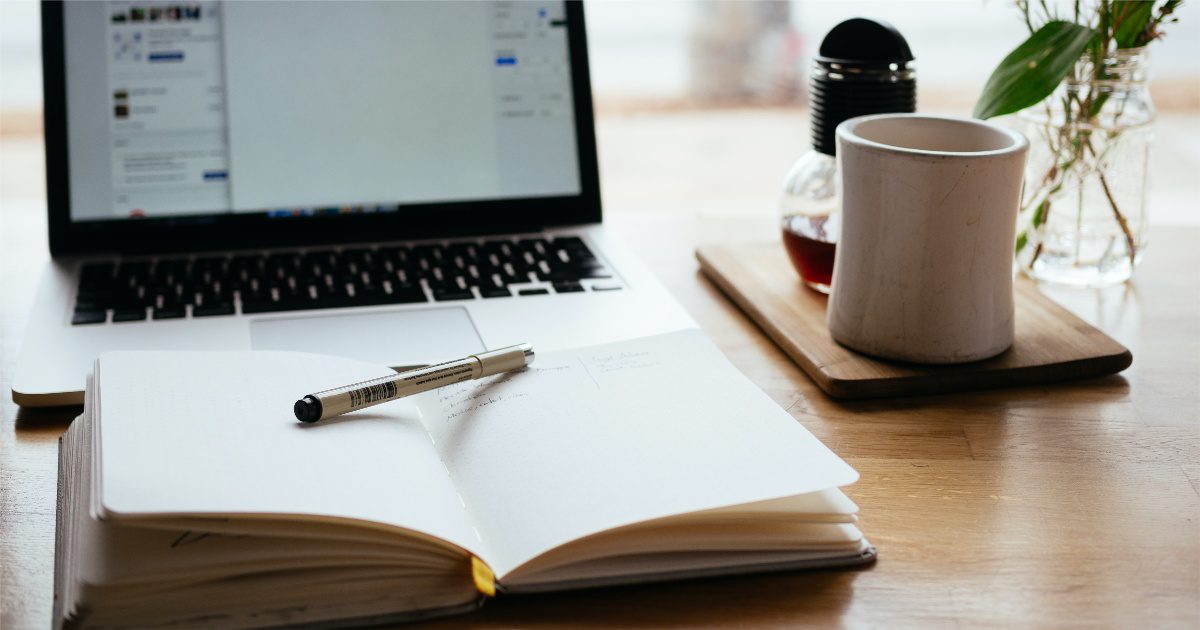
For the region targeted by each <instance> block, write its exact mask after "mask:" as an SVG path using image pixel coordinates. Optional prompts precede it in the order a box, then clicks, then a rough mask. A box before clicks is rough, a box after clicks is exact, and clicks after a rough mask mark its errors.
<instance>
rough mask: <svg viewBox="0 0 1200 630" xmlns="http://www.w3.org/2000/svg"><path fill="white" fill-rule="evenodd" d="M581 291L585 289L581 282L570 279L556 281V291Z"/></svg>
mask: <svg viewBox="0 0 1200 630" xmlns="http://www.w3.org/2000/svg"><path fill="white" fill-rule="evenodd" d="M580 291H583V285H581V284H579V283H578V282H571V281H569V282H555V283H554V292H555V293H578V292H580Z"/></svg>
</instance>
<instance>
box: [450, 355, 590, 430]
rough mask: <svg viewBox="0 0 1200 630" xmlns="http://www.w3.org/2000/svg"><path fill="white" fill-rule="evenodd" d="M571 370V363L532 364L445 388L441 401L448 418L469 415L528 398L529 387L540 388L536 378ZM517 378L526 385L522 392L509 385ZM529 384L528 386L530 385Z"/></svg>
mask: <svg viewBox="0 0 1200 630" xmlns="http://www.w3.org/2000/svg"><path fill="white" fill-rule="evenodd" d="M569 369H571V367H570V366H568V365H552V366H545V367H530V368H526V369H524V370H520V371H517V372H509V373H507V374H502V375H499V376H496V377H495V378H492V379H483V380H479V381H470V382H467V383H463V384H462V385H458V386H450V387H444V388H442V389H440V390H438V404H440V405H441V406H442V412H443V413H445V415H446V419H447V420H453V419H455V418H458V417H461V416H465V415H468V414H470V413H473V412H475V411H478V410H480V409H483V408H485V407H489V406H491V405H496V404H499V403H503V402H508V401H512V400H516V399H518V398H524V397H526V396H529V395H530V392H529V390H530V389H532V388H534V387H536V386H537V383H535V381H538V380H542V379H544V378H545V376H546V375H547V374H552V373H555V372H560V371H562V370H569ZM514 379H516V380H517V383H516V384H520V385H522V387H523V389H522V390H521V391H516V390H515V389H513V388H511V387H506V386H505V385H506V384H507V383H508V382H509V381H513V380H514ZM526 386H528V387H526Z"/></svg>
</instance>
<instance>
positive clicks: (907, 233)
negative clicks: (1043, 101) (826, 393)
mask: <svg viewBox="0 0 1200 630" xmlns="http://www.w3.org/2000/svg"><path fill="white" fill-rule="evenodd" d="M837 149H838V153H837V157H838V162H839V171H840V172H841V176H842V191H843V192H842V234H841V237H840V239H839V240H838V245H837V253H836V254H835V259H834V267H833V294H832V295H831V296H830V299H829V312H828V314H827V321H828V324H829V332H830V334H831V335H833V338H834V339H835V340H837V341H838V342H839V343H841V344H843V345H845V346H848V347H850V348H852V349H854V350H858V351H860V352H863V353H865V354H869V355H874V356H877V357H883V358H888V359H899V360H902V361H912V362H917V363H965V362H968V361H978V360H981V359H986V358H989V357H992V356H995V355H997V354H1000V353H1001V352H1004V351H1005V350H1006V349H1008V347H1009V346H1011V345H1012V342H1013V289H1012V279H1013V273H1012V269H1013V266H1012V265H1013V246H1014V232H1015V230H1016V215H1017V205H1018V203H1019V201H1020V195H1021V178H1022V172H1023V170H1024V167H1025V155H1026V153H1027V152H1028V149H1029V142H1028V141H1027V140H1026V139H1025V137H1024V136H1022V135H1021V134H1019V133H1017V132H1015V131H1010V130H1008V129H1005V128H1003V127H999V126H997V125H993V124H990V123H986V122H982V121H979V120H972V119H964V118H949V117H941V116H924V115H918V114H881V115H875V116H862V117H859V118H852V119H850V120H847V121H845V122H843V123H842V124H840V125H838V128H837Z"/></svg>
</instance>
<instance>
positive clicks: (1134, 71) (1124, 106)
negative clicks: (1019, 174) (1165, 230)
mask: <svg viewBox="0 0 1200 630" xmlns="http://www.w3.org/2000/svg"><path fill="white" fill-rule="evenodd" d="M1148 69H1149V59H1148V58H1147V55H1146V49H1145V48H1130V49H1124V50H1117V51H1114V52H1113V53H1111V54H1109V55H1107V56H1105V57H1104V58H1103V59H1102V60H1100V62H1099V63H1098V64H1097V63H1096V62H1095V61H1094V60H1093V59H1092V58H1090V57H1085V58H1083V59H1081V60H1080V61H1079V62H1078V63H1077V64H1076V65H1075V68H1074V70H1073V71H1072V73H1071V74H1070V75H1069V76H1068V78H1067V79H1066V80H1064V81H1063V83H1062V84H1061V85H1060V86H1059V87H1058V89H1057V90H1056V91H1055V92H1054V94H1052V95H1051V96H1050V97H1048V98H1047V99H1046V100H1045V101H1043V102H1042V103H1041V104H1039V105H1037V106H1035V107H1031V108H1029V109H1027V110H1025V111H1023V112H1021V115H1020V117H1021V120H1022V123H1023V125H1022V126H1023V128H1024V131H1025V135H1026V136H1027V137H1028V138H1029V145H1030V151H1029V161H1028V163H1027V166H1026V172H1025V190H1024V192H1023V194H1022V201H1021V214H1020V221H1021V228H1020V229H1019V231H1018V237H1017V244H1016V250H1017V252H1016V255H1017V262H1018V264H1019V265H1020V267H1021V269H1022V270H1023V271H1024V272H1025V274H1026V275H1028V276H1030V277H1031V278H1034V279H1035V280H1041V281H1047V282H1054V283H1059V284H1068V285H1074V286H1081V287H1103V286H1110V285H1114V284H1118V283H1121V282H1124V281H1126V280H1128V279H1129V278H1130V276H1132V275H1133V270H1134V268H1136V267H1137V265H1138V263H1139V262H1141V260H1142V256H1143V254H1144V252H1145V249H1146V227H1147V225H1146V198H1147V196H1148V193H1149V182H1148V175H1149V158H1150V145H1151V143H1152V141H1153V125H1152V123H1153V122H1154V118H1155V111H1154V104H1153V102H1152V101H1151V99H1150V92H1149V89H1148V86H1147V82H1148V78H1149V77H1148Z"/></svg>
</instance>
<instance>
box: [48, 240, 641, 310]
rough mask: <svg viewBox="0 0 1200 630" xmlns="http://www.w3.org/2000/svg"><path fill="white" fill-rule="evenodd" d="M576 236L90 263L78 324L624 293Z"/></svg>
mask: <svg viewBox="0 0 1200 630" xmlns="http://www.w3.org/2000/svg"><path fill="white" fill-rule="evenodd" d="M620 288H621V285H620V284H619V283H617V282H616V281H615V280H614V279H613V274H612V272H611V271H610V270H609V269H608V267H606V266H605V265H604V264H603V263H602V262H601V261H600V260H599V259H598V258H596V256H595V255H594V254H593V253H592V252H591V250H589V249H588V247H587V245H586V244H584V242H583V240H582V239H580V238H579V237H575V236H562V237H558V238H553V239H550V238H530V239H520V240H487V241H472V242H450V243H443V244H420V245H412V246H379V247H359V248H354V247H347V248H340V249H313V250H307V251H302V252H280V253H270V254H239V255H231V256H230V255H212V256H196V257H186V258H182V257H179V258H175V257H163V258H157V259H148V260H147V259H139V260H128V261H125V260H122V261H114V262H100V263H88V264H85V265H84V266H83V268H82V270H81V272H80V275H79V289H78V292H77V294H76V298H75V311H74V314H73V315H72V318H71V323H72V324H75V325H83V324H99V323H104V322H107V321H109V320H110V318H111V321H113V322H129V321H143V320H146V319H156V320H157V319H178V318H184V317H188V316H189V315H190V316H191V317H219V316H227V315H234V314H236V313H239V312H240V313H244V314H253V313H274V312H281V311H302V310H310V309H322V308H342V307H353V306H379V305H385V304H416V303H422V302H429V301H431V300H432V301H438V302H442V301H453V300H477V299H480V300H484V299H496V298H510V297H513V296H530V295H545V294H550V293H577V292H581V291H604V290H613V289H620Z"/></svg>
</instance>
